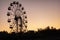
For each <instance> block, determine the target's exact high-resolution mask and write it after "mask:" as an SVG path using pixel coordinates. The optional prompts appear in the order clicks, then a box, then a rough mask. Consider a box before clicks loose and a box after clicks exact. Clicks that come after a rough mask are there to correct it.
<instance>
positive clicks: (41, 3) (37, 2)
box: [0, 0, 60, 31]
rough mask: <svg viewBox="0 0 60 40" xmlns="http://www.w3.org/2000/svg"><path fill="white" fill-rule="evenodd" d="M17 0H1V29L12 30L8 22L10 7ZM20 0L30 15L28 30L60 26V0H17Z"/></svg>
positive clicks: (28, 15)
mask: <svg viewBox="0 0 60 40" xmlns="http://www.w3.org/2000/svg"><path fill="white" fill-rule="evenodd" d="M13 1H15V0H0V31H3V30H5V31H10V29H9V24H8V22H7V19H8V17H7V15H6V14H7V12H8V10H7V9H8V7H9V4H10V3H11V2H13ZM16 1H19V2H20V3H21V4H22V5H23V7H24V8H25V11H26V13H27V17H28V24H27V25H28V30H37V29H38V28H45V27H47V26H53V27H55V28H57V29H58V28H60V0H16Z"/></svg>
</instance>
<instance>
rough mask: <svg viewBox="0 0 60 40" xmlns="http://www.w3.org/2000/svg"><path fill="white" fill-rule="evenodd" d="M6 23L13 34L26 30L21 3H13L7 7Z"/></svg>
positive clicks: (24, 13)
mask: <svg viewBox="0 0 60 40" xmlns="http://www.w3.org/2000/svg"><path fill="white" fill-rule="evenodd" d="M7 16H8V23H9V25H10V27H9V28H10V29H11V30H12V31H14V32H23V31H26V29H27V15H26V11H24V7H23V6H22V4H21V3H19V2H16V1H13V3H10V6H9V7H8V12H7Z"/></svg>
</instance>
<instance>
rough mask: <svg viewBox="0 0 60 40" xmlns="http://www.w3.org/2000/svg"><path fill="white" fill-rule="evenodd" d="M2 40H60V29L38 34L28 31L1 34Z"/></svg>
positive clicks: (0, 38)
mask: <svg viewBox="0 0 60 40" xmlns="http://www.w3.org/2000/svg"><path fill="white" fill-rule="evenodd" d="M0 40H60V29H59V30H56V29H45V30H41V31H40V30H39V31H38V32H34V31H28V32H26V33H23V32H21V33H14V32H13V33H11V34H8V33H7V32H0Z"/></svg>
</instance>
